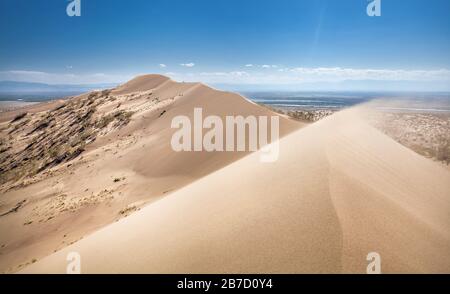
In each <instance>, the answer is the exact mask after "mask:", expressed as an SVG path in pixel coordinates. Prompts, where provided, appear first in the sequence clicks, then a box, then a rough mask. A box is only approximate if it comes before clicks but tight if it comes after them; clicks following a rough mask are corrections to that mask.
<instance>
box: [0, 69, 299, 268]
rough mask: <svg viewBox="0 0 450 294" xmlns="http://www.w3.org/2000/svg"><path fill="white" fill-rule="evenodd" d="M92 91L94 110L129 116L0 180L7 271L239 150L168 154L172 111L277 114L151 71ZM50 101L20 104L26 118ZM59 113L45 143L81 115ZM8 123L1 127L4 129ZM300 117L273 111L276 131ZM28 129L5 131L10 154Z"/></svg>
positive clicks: (0, 256)
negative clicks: (62, 158) (29, 173)
mask: <svg viewBox="0 0 450 294" xmlns="http://www.w3.org/2000/svg"><path fill="white" fill-rule="evenodd" d="M100 94H101V93H100ZM100 94H99V95H100ZM89 96H90V94H85V95H81V96H79V97H75V98H73V99H72V100H71V101H69V102H75V103H79V104H85V102H86V100H89ZM95 99H96V101H101V102H100V104H99V105H98V106H97V110H96V114H95V116H99V117H101V116H104V115H106V114H108V113H112V112H114V111H117V110H123V111H131V112H133V113H134V114H133V115H132V117H131V121H130V122H129V124H127V125H126V126H123V127H121V128H117V129H114V128H111V126H109V127H108V128H105V129H104V130H102V132H101V133H100V134H99V135H98V136H97V138H96V140H95V141H94V142H93V143H90V144H87V145H86V147H85V148H86V151H85V152H84V153H82V154H81V156H79V157H78V158H76V159H75V160H72V161H70V162H67V163H63V164H60V165H58V166H56V167H53V168H51V169H49V170H45V171H44V172H41V173H39V174H37V175H36V176H33V177H32V178H31V179H21V180H19V181H18V182H15V183H6V184H5V185H1V187H0V188H1V189H0V196H1V197H0V215H1V216H0V244H1V245H0V246H1V248H0V272H3V271H16V270H17V269H18V268H21V267H23V266H25V265H26V264H28V263H31V262H34V261H35V260H39V259H40V258H42V257H44V256H47V255H49V254H51V253H53V252H55V251H57V250H60V249H61V248H64V247H66V246H67V245H69V244H71V243H73V242H75V241H77V240H79V239H81V238H83V237H85V236H86V235H88V234H90V233H92V232H94V231H96V230H98V229H99V228H101V227H104V226H105V225H108V224H111V223H113V222H115V221H117V220H119V219H121V218H123V217H124V216H127V215H129V214H130V213H132V212H134V211H136V210H139V209H140V207H142V206H144V205H145V204H147V203H150V202H152V201H155V200H157V199H160V198H161V197H165V196H166V195H168V194H169V193H171V192H173V191H175V190H177V189H179V188H181V187H183V186H185V185H187V184H189V183H191V182H193V181H195V180H197V179H199V178H201V177H203V176H206V175H208V174H210V173H211V172H214V171H216V170H217V169H220V168H222V167H224V166H226V165H228V164H230V163H232V162H234V161H236V160H238V159H239V158H242V157H244V156H245V155H246V154H248V153H245V152H232V153H225V152H224V153H208V152H181V153H177V152H175V151H173V150H172V148H171V146H170V140H171V137H172V134H173V132H175V130H174V129H171V127H170V125H171V121H172V118H173V117H175V116H177V115H180V114H182V115H187V116H189V117H192V116H193V110H194V107H201V108H203V112H204V116H206V115H211V114H214V115H218V116H221V117H224V116H225V115H243V116H247V115H277V114H275V113H273V112H271V111H269V110H268V109H266V108H264V107H261V106H258V105H256V104H254V103H251V102H249V101H248V100H246V99H244V98H243V97H241V96H239V95H237V94H233V93H227V92H221V91H217V90H214V89H212V88H209V87H207V86H205V85H202V84H194V83H176V82H174V81H172V80H169V79H168V78H166V77H163V76H159V75H146V76H142V77H138V78H136V79H134V80H132V81H130V82H128V83H126V84H124V85H122V86H120V87H118V88H117V89H115V90H113V91H112V92H111V94H108V95H107V97H105V95H103V96H102V95H100V96H99V97H97V98H95ZM58 103H59V102H58ZM53 104H54V103H53ZM53 104H52V103H42V104H39V105H37V106H35V108H29V109H27V111H28V112H29V115H28V116H27V117H26V118H28V117H30V113H31V114H33V113H35V112H42V111H47V110H48V111H49V112H47V113H45V115H47V114H52V113H56V111H53V110H52V109H54V107H55V105H53ZM77 105H78V104H77ZM67 107H68V106H66V108H67ZM77 107H79V106H76V107H72V106H71V108H74V109H73V110H71V111H77V110H78V109H77ZM58 111H59V112H62V111H65V110H64V109H61V110H58ZM5 115H6V116H7V117H8V118H9V119H11V117H14V116H13V115H12V114H9V113H6V114H5ZM35 115H36V116H39V115H41V114H40V113H37V114H35ZM43 115H44V114H43ZM60 116H61V118H60ZM65 117H66V114H64V115H58V116H57V117H56V118H55V119H54V121H56V125H55V126H54V127H52V128H51V129H48V128H50V127H48V128H47V129H44V130H43V131H41V133H39V134H37V138H44V137H49V136H50V137H51V135H53V134H56V136H53V137H52V138H51V140H53V142H54V140H58V139H60V138H61V136H62V137H63V138H64V136H67V135H66V134H68V133H69V131H70V126H71V125H75V126H76V125H79V124H81V123H77V122H75V123H73V122H70V123H67V121H66V120H65ZM26 118H25V119H26ZM30 118H31V122H30V123H28V124H33V123H34V121H35V120H36V119H35V118H34V116H31V117H30ZM0 121H1V116H0ZM19 123H20V122H19ZM9 124H10V123H9V122H7V123H4V124H3V125H1V127H2V128H7V127H8V126H9ZM301 126H302V124H301V123H298V122H295V121H293V120H290V119H288V118H285V117H281V118H280V127H281V130H280V133H281V135H286V134H288V133H290V132H292V131H294V130H296V129H298V128H300V127H301ZM29 129H30V127H29V126H27V125H26V126H25V129H24V131H21V132H22V133H23V136H21V135H20V134H21V133H13V135H11V136H10V135H5V140H15V141H14V142H12V143H13V144H12V145H13V146H14V147H13V148H17V156H24V155H23V154H24V153H23V152H22V149H24V148H26V147H25V146H26V145H27V141H26V140H29V136H27V133H28V131H29ZM19 130H21V129H19ZM3 132H4V133H7V132H8V129H6V130H5V131H3ZM55 132H56V133H55ZM2 134H3V133H2ZM71 139H72V137H68V138H66V140H71ZM50 143H51V142H50ZM39 144H40V143H39ZM45 148H48V147H45ZM10 212H11V213H10Z"/></svg>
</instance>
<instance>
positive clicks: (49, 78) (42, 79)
mask: <svg viewBox="0 0 450 294" xmlns="http://www.w3.org/2000/svg"><path fill="white" fill-rule="evenodd" d="M260 67H261V66H258V68H260ZM165 74H166V75H167V76H170V77H172V78H173V79H175V80H177V81H192V82H199V81H200V82H204V83H217V84H219V83H220V84H241V85H243V84H252V85H280V86H282V85H302V84H308V83H339V82H343V81H369V80H371V81H394V82H396V81H397V82H398V81H408V82H412V83H413V84H414V83H416V82H439V83H441V84H450V70H449V69H435V70H404V69H355V68H341V67H316V68H308V67H296V68H286V67H282V68H278V69H277V70H274V71H267V70H262V69H260V70H252V71H251V72H246V71H212V72H201V73H193V72H185V73H181V72H166V73H165ZM136 75H138V73H132V74H120V75H117V74H109V73H90V74H72V73H47V72H42V71H26V70H11V71H0V80H11V81H26V82H38V83H48V84H95V83H122V82H125V81H127V80H130V79H132V78H133V77H135V76H136ZM430 90H433V89H430Z"/></svg>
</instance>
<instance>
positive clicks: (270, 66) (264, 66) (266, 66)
mask: <svg viewBox="0 0 450 294" xmlns="http://www.w3.org/2000/svg"><path fill="white" fill-rule="evenodd" d="M261 67H262V68H277V67H278V65H270V64H263V65H261Z"/></svg>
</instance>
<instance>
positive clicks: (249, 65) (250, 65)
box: [245, 63, 253, 67]
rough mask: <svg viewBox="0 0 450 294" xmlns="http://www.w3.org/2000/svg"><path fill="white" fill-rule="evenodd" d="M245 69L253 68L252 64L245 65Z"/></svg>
mask: <svg viewBox="0 0 450 294" xmlns="http://www.w3.org/2000/svg"><path fill="white" fill-rule="evenodd" d="M245 67H253V64H251V63H249V64H246V65H245Z"/></svg>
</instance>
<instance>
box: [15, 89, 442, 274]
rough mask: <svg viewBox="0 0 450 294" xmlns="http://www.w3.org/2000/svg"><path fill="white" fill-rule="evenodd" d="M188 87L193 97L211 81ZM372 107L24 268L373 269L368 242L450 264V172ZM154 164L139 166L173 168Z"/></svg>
mask: <svg viewBox="0 0 450 294" xmlns="http://www.w3.org/2000/svg"><path fill="white" fill-rule="evenodd" d="M191 91H192V92H195V93H196V95H193V97H194V96H195V97H197V98H196V99H199V100H194V99H192V100H189V102H186V105H189V106H188V108H189V107H192V106H193V105H195V104H196V103H197V102H193V101H200V100H201V99H208V97H209V95H208V92H209V91H211V90H210V89H205V88H204V87H202V86H196V88H195V89H192V90H191ZM202 94H203V95H202ZM227 95H229V94H223V97H228V96H227ZM228 98H229V99H230V100H233V99H235V97H234V96H230V97H228ZM214 107H218V108H221V107H226V106H225V105H223V106H221V105H215V106H214ZM188 108H186V109H184V110H182V109H179V110H175V108H174V111H186V110H187V109H188ZM230 110H231V109H226V111H230ZM258 111H262V110H258ZM365 111H366V110H365V109H363V108H354V109H350V110H346V111H343V112H339V113H337V114H334V115H332V116H330V117H328V118H326V119H324V120H322V121H319V122H317V123H315V124H313V125H310V126H308V127H305V128H303V129H300V130H298V131H295V132H294V133H292V134H290V135H288V136H286V137H284V138H282V139H281V141H280V158H279V160H278V161H277V162H275V163H272V164H263V163H260V161H259V156H258V153H254V154H250V155H248V156H246V157H245V158H242V159H240V160H239V161H236V162H234V163H232V164H231V165H228V166H226V167H224V168H222V169H220V170H218V171H215V172H213V173H211V174H209V175H207V176H206V177H203V178H201V179H199V180H197V181H196V182H194V183H192V184H190V185H188V186H186V187H184V188H182V189H180V190H178V191H175V192H173V193H171V194H170V195H168V196H166V197H164V198H162V199H160V200H158V201H156V202H154V203H152V204H150V205H148V206H147V207H145V208H143V209H142V210H140V211H138V212H136V213H135V214H133V215H131V216H130V217H128V218H126V219H122V220H120V221H119V222H117V223H114V224H111V225H109V226H107V227H105V228H103V229H101V230H99V231H97V232H96V233H94V234H92V235H91V236H88V237H86V238H84V239H83V240H81V241H79V242H76V243H75V244H73V245H71V246H68V247H66V248H64V249H62V250H61V251H59V252H56V253H54V254H52V255H50V256H48V257H46V258H44V259H42V260H40V261H38V262H36V263H35V264H32V265H30V266H29V267H27V268H25V269H24V270H23V271H22V272H25V273H48V272H50V273H64V272H65V270H66V265H67V261H66V256H67V254H68V253H69V252H72V251H76V252H79V253H80V255H81V269H82V272H84V273H342V272H344V273H365V271H366V266H367V264H368V262H367V261H366V256H367V254H368V253H369V252H377V253H379V254H380V255H381V259H382V272H384V273H425V272H426V273H441V272H446V273H449V272H450V213H449V211H450V173H449V172H448V171H447V170H446V169H444V168H443V167H441V166H440V165H439V164H437V163H434V162H432V161H431V160H429V159H425V158H423V157H421V156H419V155H417V154H416V153H414V152H413V151H411V150H409V149H407V148H405V147H403V146H402V145H400V144H398V143H396V142H395V141H394V140H392V139H390V138H389V137H387V136H386V135H384V134H382V133H381V132H379V131H378V130H376V129H375V128H373V127H371V126H370V125H369V124H368V123H366V121H365V119H364V117H365V114H364V113H365ZM159 152H160V151H159ZM134 156H136V157H137V158H136V160H138V161H140V160H144V159H143V158H144V157H143V156H142V157H138V155H134ZM146 156H148V154H147V155H146ZM204 156H206V155H204ZM155 158H156V157H154V159H153V160H156V159H155ZM168 158H170V157H168ZM153 160H152V161H153ZM156 161H157V160H156ZM169 162H170V160H169ZM185 163H189V160H187V159H186V161H185ZM157 166H158V168H156V169H155V171H154V172H150V171H149V170H146V169H145V165H142V166H140V167H139V168H138V169H137V170H139V174H143V175H145V176H149V175H151V176H162V174H169V173H171V172H173V170H168V169H167V168H163V167H162V163H161V165H157ZM160 168H162V169H163V170H164V171H165V172H161V171H160ZM155 173H157V174H155ZM160 173H162V174H160ZM181 173H183V171H181ZM186 175H187V170H186Z"/></svg>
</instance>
